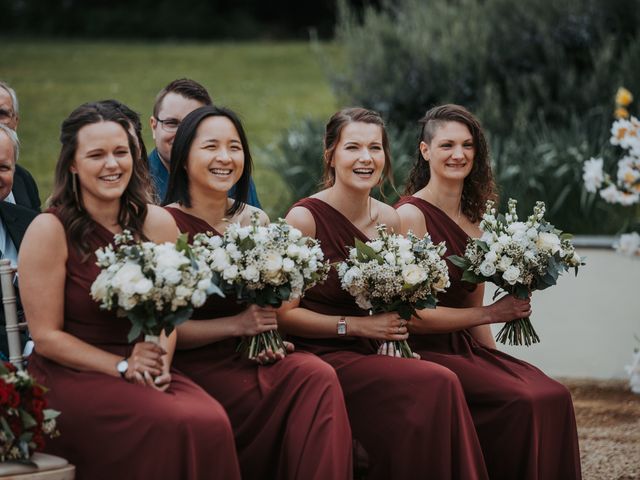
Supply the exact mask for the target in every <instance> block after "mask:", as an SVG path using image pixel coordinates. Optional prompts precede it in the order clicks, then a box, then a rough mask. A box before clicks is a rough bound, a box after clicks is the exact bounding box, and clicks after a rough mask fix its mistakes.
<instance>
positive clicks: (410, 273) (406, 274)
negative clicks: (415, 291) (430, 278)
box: [402, 264, 427, 285]
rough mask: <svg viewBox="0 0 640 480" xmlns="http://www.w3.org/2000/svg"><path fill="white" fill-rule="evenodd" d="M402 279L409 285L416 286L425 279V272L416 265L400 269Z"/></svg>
mask: <svg viewBox="0 0 640 480" xmlns="http://www.w3.org/2000/svg"><path fill="white" fill-rule="evenodd" d="M402 279H403V280H404V281H405V282H406V283H408V284H409V285H417V284H419V283H421V282H424V281H425V280H426V279H427V272H426V271H425V270H424V269H423V268H422V267H420V266H418V265H416V264H411V265H406V266H405V267H403V268H402Z"/></svg>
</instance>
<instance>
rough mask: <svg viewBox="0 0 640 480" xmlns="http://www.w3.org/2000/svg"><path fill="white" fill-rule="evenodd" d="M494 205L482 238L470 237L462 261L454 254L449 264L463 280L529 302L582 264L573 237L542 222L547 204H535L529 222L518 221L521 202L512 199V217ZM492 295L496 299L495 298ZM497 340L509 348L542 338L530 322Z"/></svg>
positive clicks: (509, 328)
mask: <svg viewBox="0 0 640 480" xmlns="http://www.w3.org/2000/svg"><path fill="white" fill-rule="evenodd" d="M493 205H494V203H493V202H492V201H488V202H487V207H486V211H485V213H484V215H483V216H482V221H481V222H480V230H482V236H481V237H480V238H479V239H477V238H472V239H469V243H468V244H467V247H466V250H465V254H464V257H460V256H457V255H453V256H451V257H449V260H451V262H452V263H453V264H454V265H456V266H458V267H460V268H462V269H463V270H464V273H463V275H462V280H465V281H468V282H471V283H482V282H485V281H489V282H492V283H494V284H495V285H497V286H498V287H499V288H498V290H497V291H496V295H495V296H497V295H498V294H499V292H500V291H506V292H508V293H511V294H513V295H515V296H516V297H518V298H523V299H524V298H527V297H528V296H529V295H530V294H531V292H533V291H534V290H544V289H545V288H548V287H550V286H552V285H555V284H556V281H557V280H558V276H559V275H560V273H561V272H562V271H566V270H568V269H569V268H574V269H575V273H576V275H577V274H578V267H579V266H581V265H584V262H583V261H582V259H581V258H580V256H579V255H578V254H577V253H576V251H575V248H574V246H573V245H572V244H571V240H570V239H571V235H569V234H566V233H565V234H563V233H562V232H561V231H560V230H557V229H556V228H555V227H554V226H553V225H551V224H550V223H549V222H547V221H546V220H545V219H544V213H545V205H544V202H537V203H536V206H535V207H534V208H533V215H531V216H529V218H528V219H527V221H526V222H521V221H518V215H517V213H516V206H517V202H516V200H514V199H512V198H511V199H509V203H508V213H507V214H506V215H502V214H500V215H497V216H496V209H495V208H494V206H493ZM495 296H494V298H495ZM496 340H498V341H499V342H501V343H507V341H508V342H509V345H522V344H524V345H527V346H529V345H531V344H533V343H538V342H539V341H540V338H539V337H538V334H537V333H536V331H535V330H534V328H533V325H532V324H531V321H530V320H529V318H519V319H517V320H513V321H511V322H508V323H507V324H505V326H504V327H502V329H501V330H500V331H499V332H498V335H497V336H496Z"/></svg>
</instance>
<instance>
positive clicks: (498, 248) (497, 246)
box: [489, 242, 504, 253]
mask: <svg viewBox="0 0 640 480" xmlns="http://www.w3.org/2000/svg"><path fill="white" fill-rule="evenodd" d="M503 249H504V247H503V246H502V244H501V243H499V242H496V243H492V244H491V246H489V250H491V251H492V252H496V253H500V252H502V250H503Z"/></svg>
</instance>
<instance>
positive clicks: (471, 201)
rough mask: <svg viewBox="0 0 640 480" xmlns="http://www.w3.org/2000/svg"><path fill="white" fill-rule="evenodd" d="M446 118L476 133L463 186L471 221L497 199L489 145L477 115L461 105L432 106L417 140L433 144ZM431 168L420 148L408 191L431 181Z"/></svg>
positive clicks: (463, 194)
mask: <svg viewBox="0 0 640 480" xmlns="http://www.w3.org/2000/svg"><path fill="white" fill-rule="evenodd" d="M447 122H459V123H462V124H463V125H465V126H466V127H467V128H468V129H469V131H470V132H471V136H472V137H473V146H474V149H475V157H474V159H473V167H472V169H471V172H470V173H469V175H468V176H467V178H465V179H464V186H463V189H462V206H461V207H462V213H464V214H465V216H466V217H468V218H469V220H471V221H472V222H477V221H479V220H480V219H481V218H482V214H483V213H484V210H485V204H486V202H487V200H497V196H498V195H497V192H496V185H495V181H494V179H493V173H492V172H491V163H490V157H489V147H488V145H487V140H486V138H485V136H484V132H483V131H482V126H481V125H480V122H479V121H478V119H477V118H476V117H474V116H473V114H472V113H471V112H469V111H468V110H467V109H466V108H464V107H461V106H460V105H453V104H447V105H440V106H438V107H434V108H432V109H430V110H429V111H428V112H427V113H426V114H425V115H424V117H422V118H421V119H420V121H419V123H420V125H421V126H422V127H421V129H420V137H419V138H418V143H420V142H425V143H427V144H430V143H431V141H432V140H433V138H434V137H435V134H436V131H437V130H438V129H439V128H440V127H442V126H443V125H444V124H445V123H447ZM430 178H431V169H430V167H429V162H428V161H426V160H425V159H424V157H423V156H422V153H421V152H420V149H418V152H417V154H416V159H415V162H414V164H413V168H412V169H411V173H410V174H409V179H408V181H407V186H406V188H405V191H404V194H405V195H413V194H414V193H416V192H417V191H418V190H420V189H422V188H424V187H425V185H427V183H429V179H430Z"/></svg>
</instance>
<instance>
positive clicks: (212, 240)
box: [208, 235, 222, 248]
mask: <svg viewBox="0 0 640 480" xmlns="http://www.w3.org/2000/svg"><path fill="white" fill-rule="evenodd" d="M208 243H209V248H219V247H221V246H222V237H221V236H219V235H214V236H213V237H209V241H208Z"/></svg>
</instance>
